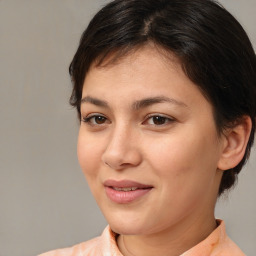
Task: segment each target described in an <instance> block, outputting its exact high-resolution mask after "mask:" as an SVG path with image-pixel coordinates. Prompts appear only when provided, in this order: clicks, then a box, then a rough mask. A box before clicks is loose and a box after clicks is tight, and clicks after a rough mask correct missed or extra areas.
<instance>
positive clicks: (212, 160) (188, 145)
mask: <svg viewBox="0 0 256 256" xmlns="http://www.w3.org/2000/svg"><path fill="white" fill-rule="evenodd" d="M190 133H192V134H193V136H192V135H191V136H189V132H186V133H182V135H179V134H176V135H175V136H170V137H169V138H168V137H167V138H165V140H164V142H163V141H162V142H161V143H154V145H157V146H154V147H151V148H150V151H149V155H150V156H148V159H151V160H150V163H151V165H152V166H153V169H154V170H155V171H156V172H157V174H158V175H160V176H161V177H162V178H163V179H165V180H166V182H167V181H168V182H172V183H173V184H172V185H173V186H175V187H180V186H182V187H184V185H185V183H186V186H187V187H191V186H197V185H198V184H199V183H203V182H204V183H207V182H208V183H209V182H211V181H212V179H213V178H214V175H215V171H216V166H217V159H218V154H217V150H216V147H217V145H216V140H215V139H214V138H210V137H207V138H204V137H202V136H201V134H200V132H199V131H197V133H195V132H193V131H190ZM183 134H186V136H185V137H184V136H183ZM215 145H216V147H215ZM192 181H193V182H192Z"/></svg>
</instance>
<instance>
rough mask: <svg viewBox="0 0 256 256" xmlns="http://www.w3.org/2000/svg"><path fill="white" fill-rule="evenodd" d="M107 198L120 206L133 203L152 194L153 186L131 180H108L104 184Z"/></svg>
mask: <svg viewBox="0 0 256 256" xmlns="http://www.w3.org/2000/svg"><path fill="white" fill-rule="evenodd" d="M104 186H105V191H106V195H107V197H108V198H109V199H110V200H111V201H113V202H115V203H118V204H126V203H131V202H133V201H135V200H137V199H139V198H141V197H143V196H145V195H146V194H147V193H148V192H150V191H151V190H152V188H153V186H152V185H146V184H141V183H138V182H135V181H131V180H121V181H116V180H107V181H105V182H104Z"/></svg>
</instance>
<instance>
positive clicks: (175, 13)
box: [69, 0, 256, 195]
mask: <svg viewBox="0 0 256 256" xmlns="http://www.w3.org/2000/svg"><path fill="white" fill-rule="evenodd" d="M149 42H153V43H154V44H155V45H157V46H158V47H161V48H163V49H164V50H165V51H167V52H170V53H172V54H175V55H176V56H177V57H178V59H179V60H180V63H181V65H182V67H183V70H184V72H185V74H186V75H187V76H188V78H189V79H190V80H191V81H193V82H194V83H195V84H196V85H197V86H198V87H199V89H200V90H201V92H202V93H203V95H204V96H205V97H206V98H207V100H209V102H210V103H211V104H212V106H213V109H214V118H215V123H216V128H217V131H218V132H219V133H221V132H223V131H224V130H225V128H227V127H230V126H232V125H233V124H236V123H237V122H238V121H239V120H240V119H241V118H242V117H243V116H249V117H250V118H251V120H252V130H251V134H250V138H249V142H248V145H247V148H246V152H245V155H244V157H243V159H242V161H241V162H240V163H239V164H238V165H237V166H236V167H234V168H232V169H230V170H227V171H224V173H223V177H222V180H221V184H220V188H219V195H220V194H221V193H222V192H223V191H224V190H226V189H229V188H230V187H232V185H233V184H234V183H235V181H236V178H237V174H238V173H239V172H240V171H241V168H242V166H243V165H244V164H245V162H246V160H247V159H248V157H249V154H250V149H251V147H252V144H253V140H254V133H255V116H256V57H255V53H254V50H253V47H252V45H251V43H250V40H249V38H248V36H247V34H246V32H245V31H244V29H243V28H242V26H241V25H240V24H239V23H238V21H237V20H236V19H235V18H234V17H233V16H232V15H231V14H230V13H229V12H228V11H227V10H225V8H223V7H222V6H221V5H220V4H219V3H217V2H216V1H212V0H115V1H112V2H110V3H108V4H107V5H106V6H105V7H104V8H102V9H101V10H100V11H99V12H98V13H97V14H96V15H95V16H94V18H93V19H92V20H91V22H90V24H89V25H88V27H87V29H86V30H85V31H84V33H83V35H82V37H81V40H80V44H79V47H78V50H77V52H76V54H75V56H74V58H73V60H72V62H71V64H70V68H69V72H70V75H71V78H72V81H73V91H72V95H71V98H70V103H71V105H73V106H75V107H76V108H77V111H78V115H79V117H80V114H81V113H80V100H81V97H82V88H83V83H84V79H85V76H86V74H87V72H88V70H89V68H90V67H91V65H92V64H93V63H96V65H100V64H101V63H102V61H103V60H104V59H105V58H106V57H107V56H109V55H110V54H113V53H114V54H115V58H116V59H118V58H119V57H122V56H124V55H125V54H128V53H129V52H130V51H131V50H133V49H136V48H139V47H141V46H143V45H145V44H147V43H149Z"/></svg>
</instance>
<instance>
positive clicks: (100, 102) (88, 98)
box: [80, 96, 109, 108]
mask: <svg viewBox="0 0 256 256" xmlns="http://www.w3.org/2000/svg"><path fill="white" fill-rule="evenodd" d="M87 102H88V103H91V104H93V105H96V106H99V107H105V108H109V106H108V103H107V102H106V101H104V100H100V99H97V98H94V97H91V96H86V97H84V98H82V99H81V102H80V103H81V104H82V103H87Z"/></svg>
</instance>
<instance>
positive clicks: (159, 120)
mask: <svg viewBox="0 0 256 256" xmlns="http://www.w3.org/2000/svg"><path fill="white" fill-rule="evenodd" d="M173 121H174V119H172V118H170V117H166V116H161V115H152V116H149V117H148V118H147V120H146V121H145V122H144V124H149V125H154V126H161V125H166V124H168V123H171V122H173Z"/></svg>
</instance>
